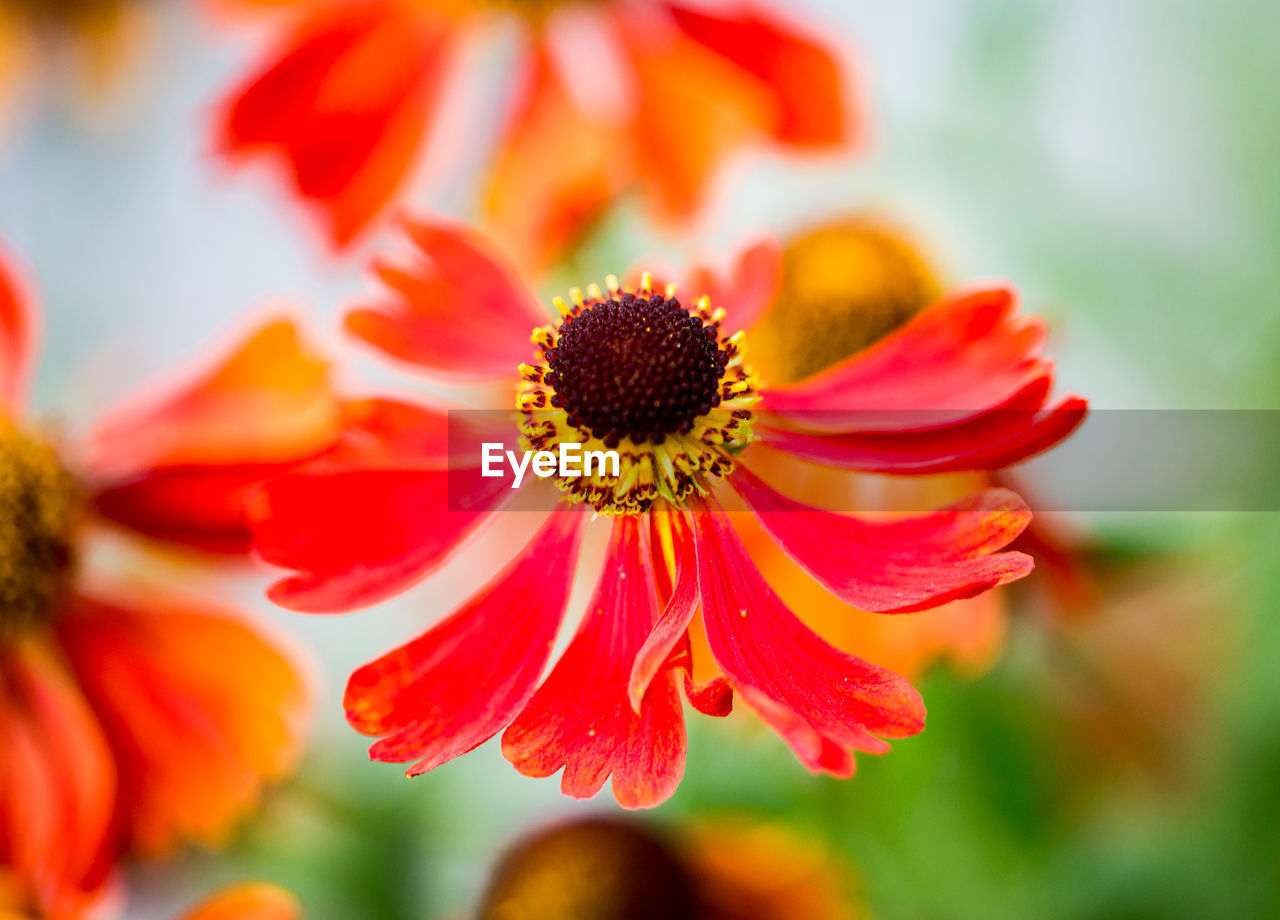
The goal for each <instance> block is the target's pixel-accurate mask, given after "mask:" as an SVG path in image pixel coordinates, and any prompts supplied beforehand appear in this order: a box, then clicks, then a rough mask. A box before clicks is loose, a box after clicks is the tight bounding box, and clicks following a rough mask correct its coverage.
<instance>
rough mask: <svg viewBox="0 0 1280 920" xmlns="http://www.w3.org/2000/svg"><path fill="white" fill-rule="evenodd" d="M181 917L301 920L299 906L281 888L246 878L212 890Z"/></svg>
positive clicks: (193, 919) (185, 919)
mask: <svg viewBox="0 0 1280 920" xmlns="http://www.w3.org/2000/svg"><path fill="white" fill-rule="evenodd" d="M180 920H302V906H301V905H300V904H299V903H298V899H297V898H295V897H294V896H293V895H292V894H290V893H289V892H287V891H285V890H284V889H283V888H280V887H278V886H276V885H269V884H266V883H264V882H247V883H244V884H240V885H235V886H232V887H229V888H225V889H222V890H221V891H217V892H215V893H214V894H212V895H210V896H209V897H208V898H207V899H206V900H204V901H202V902H200V903H199V904H198V905H196V906H195V907H193V908H192V909H191V910H190V911H188V912H187V913H185V914H183V915H182V917H181V918H180Z"/></svg>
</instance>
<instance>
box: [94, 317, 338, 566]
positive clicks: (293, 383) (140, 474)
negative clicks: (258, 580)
mask: <svg viewBox="0 0 1280 920" xmlns="http://www.w3.org/2000/svg"><path fill="white" fill-rule="evenodd" d="M341 414H342V407H341V405H340V403H339V402H338V400H337V399H336V398H335V397H334V396H333V394H332V393H331V391H330V388H329V367H328V365H327V363H326V362H325V361H324V360H323V359H322V358H320V357H319V356H317V355H316V354H315V353H314V352H312V351H311V350H310V349H309V348H308V347H307V346H306V345H305V344H304V343H302V342H301V341H300V340H299V337H298V331H297V329H296V328H295V327H294V326H293V324H292V323H291V322H289V321H287V320H277V321H275V322H272V323H268V324H267V325H265V326H263V327H262V328H260V329H259V330H258V331H257V332H255V333H254V334H252V335H251V336H250V337H249V338H248V339H247V340H246V341H245V342H244V343H243V344H242V345H241V346H240V347H239V348H238V349H237V350H236V351H235V352H234V353H232V355H231V356H230V357H229V358H227V359H226V360H225V361H223V362H222V363H221V364H220V365H218V366H217V367H215V368H214V369H212V370H211V371H209V372H207V373H206V374H205V375H203V376H202V377H199V378H197V379H196V380H195V381H194V382H192V383H190V384H187V385H185V386H177V387H167V388H163V389H162V390H160V391H153V392H151V393H148V394H144V395H143V396H142V397H141V398H138V399H135V400H132V401H130V402H128V403H126V404H125V405H123V406H121V407H120V408H119V409H117V410H116V411H114V412H112V413H110V414H108V415H107V417H106V418H104V419H103V421H102V423H101V424H100V425H99V426H98V428H97V430H96V431H94V433H93V435H92V438H91V442H90V445H89V457H88V461H87V463H86V466H87V467H88V469H89V471H90V479H91V481H92V483H93V485H94V486H95V487H96V491H95V493H94V495H93V501H94V505H95V507H96V509H97V511H98V512H99V513H100V514H102V515H103V516H104V517H106V518H108V519H110V520H112V521H114V522H116V523H118V524H121V525H122V526H125V527H129V528H132V529H134V530H136V531H138V532H140V533H144V534H147V535H149V536H151V537H153V538H156V539H159V540H163V541H167V542H173V543H179V544H182V545H185V546H193V547H196V548H198V549H202V550H205V551H209V552H223V553H230V554H240V553H244V552H246V551H247V549H248V546H249V531H248V525H247V522H246V516H245V508H246V505H247V502H248V500H249V497H250V495H251V494H252V493H253V491H254V490H255V489H256V488H257V486H258V485H259V484H260V483H262V482H263V481H265V480H266V479H268V478H271V477H272V476H275V475H278V474H279V473H280V472H282V471H283V468H285V467H287V466H291V465H293V464H294V463H297V462H299V461H302V460H306V459H310V458H311V457H314V456H315V455H317V454H319V453H320V452H321V451H323V450H325V449H326V448H327V447H329V446H330V445H331V444H332V442H333V441H334V439H335V438H336V437H337V435H338V432H339V430H340V428H341V425H342V420H341Z"/></svg>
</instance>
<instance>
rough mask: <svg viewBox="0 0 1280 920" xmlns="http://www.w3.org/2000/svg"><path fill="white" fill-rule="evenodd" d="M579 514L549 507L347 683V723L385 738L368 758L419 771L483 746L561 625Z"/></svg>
mask: <svg viewBox="0 0 1280 920" xmlns="http://www.w3.org/2000/svg"><path fill="white" fill-rule="evenodd" d="M584 521H585V516H584V515H582V514H577V513H573V512H567V511H566V512H556V513H553V514H552V515H551V516H550V518H549V519H548V521H547V523H546V524H544V525H543V527H542V529H541V530H539V531H538V534H537V536H535V537H534V538H533V540H531V541H530V542H529V545H528V546H526V547H525V548H524V550H523V551H522V552H521V553H520V555H519V556H517V557H516V558H515V559H513V560H512V561H511V562H510V563H509V564H508V565H507V566H506V568H504V569H503V570H502V571H501V572H500V573H499V574H498V575H497V576H496V577H494V578H493V580H492V581H490V582H489V583H488V584H487V585H485V587H484V588H483V589H481V590H480V591H479V592H478V593H477V594H475V595H474V596H473V597H472V598H471V599H470V600H468V601H467V602H466V603H465V604H464V605H463V606H462V607H460V608H459V609H458V610H457V611H455V612H454V613H453V614H451V615H450V616H449V617H448V619H446V620H444V621H443V622H441V623H439V624H438V625H436V626H434V627H432V628H431V629H430V630H428V631H427V632H426V633H424V634H423V635H421V636H419V637H418V638H417V639H414V640H413V641H412V642H410V643H408V644H407V645H403V646H401V647H400V648H398V649H396V650H395V651H393V652H390V653H388V654H386V655H384V656H383V657H381V658H379V659H378V660H377V661H374V662H372V663H371V664H367V665H365V666H364V667H362V668H360V669H359V670H357V671H356V672H355V673H354V674H352V675H351V679H350V681H349V682H348V683H347V693H346V700H345V703H346V709H347V720H348V721H349V722H350V723H351V725H352V726H353V727H354V728H355V729H356V730H357V731H359V732H362V733H364V734H366V735H386V736H387V737H385V738H383V739H382V740H381V741H379V742H378V743H376V744H375V745H373V747H372V748H371V749H370V751H369V753H370V756H371V757H373V759H374V760H387V761H407V760H416V761H417V763H415V764H414V766H413V768H412V769H411V770H410V771H409V773H410V775H417V774H419V773H425V772H426V771H428V770H433V769H435V768H436V767H438V766H440V765H441V764H443V763H445V762H447V761H449V760H452V759H453V758H455V757H458V756H460V755H462V754H465V753H466V752H467V751H469V750H471V749H472V748H474V747H476V746H477V745H479V744H482V743H484V742H485V741H487V740H488V739H489V738H491V737H492V736H493V735H494V734H495V733H497V732H498V731H499V730H500V729H501V728H502V727H503V726H505V725H506V724H507V723H508V722H509V721H510V720H511V718H512V717H513V716H514V715H515V714H516V713H517V712H519V711H520V709H521V708H522V707H523V706H524V704H525V703H526V702H527V701H528V699H529V697H530V696H532V694H533V691H534V686H535V684H536V682H537V680H538V675H539V674H541V673H542V669H543V667H544V666H545V665H546V662H547V658H548V657H549V656H550V654H551V646H552V644H553V643H554V641H555V636H556V632H557V630H558V629H559V627H560V619H561V617H562V616H563V615H564V608H565V605H566V604H567V603H568V600H569V590H570V587H571V585H572V584H573V572H574V568H575V567H576V564H577V558H578V543H579V536H580V534H581V531H582V525H583V522H584Z"/></svg>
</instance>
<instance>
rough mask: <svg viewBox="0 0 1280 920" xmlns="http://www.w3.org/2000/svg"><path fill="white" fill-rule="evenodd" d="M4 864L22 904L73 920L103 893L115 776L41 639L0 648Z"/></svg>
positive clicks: (86, 713)
mask: <svg viewBox="0 0 1280 920" xmlns="http://www.w3.org/2000/svg"><path fill="white" fill-rule="evenodd" d="M0 737H3V738H4V746H3V749H2V753H0V863H4V864H8V866H10V867H11V869H12V870H13V872H14V875H15V876H16V881H17V882H18V883H19V886H20V887H21V888H23V889H24V892H23V897H24V900H28V901H30V902H31V903H32V904H34V905H37V906H38V907H39V909H40V912H41V913H42V915H45V916H47V917H48V918H50V920H69V918H76V917H79V916H81V915H82V914H83V913H84V912H86V911H87V910H88V909H89V908H90V907H91V906H92V905H93V904H94V903H95V902H97V901H98V900H99V899H100V898H101V897H103V895H104V891H105V884H106V880H107V873H108V871H109V869H110V867H111V864H112V863H113V862H114V859H115V856H116V845H115V840H114V837H113V834H112V832H111V830H112V829H111V818H112V810H113V808H114V807H115V804H116V773H115V766H114V764H113V762H112V757H111V750H110V748H109V747H108V744H107V741H106V739H105V738H104V737H103V734H102V730H101V728H100V727H99V724H98V721H97V719H96V718H95V717H94V713H93V711H92V710H91V709H90V707H89V705H88V704H87V703H86V701H85V699H84V697H83V696H81V693H80V690H79V689H78V688H77V687H76V685H75V683H74V681H73V680H72V678H71V676H70V674H69V673H68V671H67V669H66V667H65V665H64V663H63V662H62V661H61V660H60V659H59V657H58V655H57V654H56V652H55V651H54V650H53V648H52V647H51V646H50V644H49V643H48V641H47V639H46V638H45V637H44V636H43V635H40V636H34V637H26V638H23V639H20V640H16V641H13V642H12V643H11V644H7V645H6V647H5V648H4V650H3V652H0Z"/></svg>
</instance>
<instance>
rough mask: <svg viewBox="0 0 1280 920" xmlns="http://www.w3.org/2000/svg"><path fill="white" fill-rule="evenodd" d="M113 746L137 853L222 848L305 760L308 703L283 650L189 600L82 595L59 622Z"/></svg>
mask: <svg viewBox="0 0 1280 920" xmlns="http://www.w3.org/2000/svg"><path fill="white" fill-rule="evenodd" d="M58 635H59V639H60V641H61V643H62V648H63V650H64V651H65V653H66V655H67V657H68V659H69V660H70V661H71V662H72V664H73V666H74V668H75V671H76V674H77V676H78V677H79V680H80V682H81V684H82V685H83V687H84V690H85V695H86V696H87V697H88V698H89V700H90V701H91V702H92V703H93V706H94V709H95V710H96V711H97V713H98V716H99V718H100V719H101V720H102V724H103V727H104V728H105V729H106V731H107V735H108V737H109V739H110V741H111V746H112V750H113V752H114V754H115V758H116V762H117V763H118V764H119V769H120V786H121V794H122V796H123V798H124V801H125V805H124V810H123V820H124V822H125V826H126V828H127V830H128V833H129V835H130V838H129V839H130V843H131V845H132V846H133V847H134V848H136V849H139V850H141V851H143V852H146V853H150V854H164V853H168V852H170V851H172V850H173V849H174V847H176V846H177V845H178V843H179V842H181V841H183V840H196V841H199V842H202V843H206V844H215V845H217V844H224V843H226V842H227V841H228V837H229V835H230V833H231V831H232V830H233V829H234V827H235V824H236V822H237V821H239V819H241V818H242V817H244V816H245V815H246V814H247V813H248V812H249V811H251V810H252V809H253V808H254V806H255V805H256V804H257V801H258V797H259V795H260V793H261V791H262V788H263V786H264V785H265V783H266V782H267V781H269V780H278V779H281V778H283V777H284V775H286V774H287V773H288V772H289V771H290V770H291V769H292V768H293V766H294V765H295V763H296V762H297V758H298V756H299V755H300V753H301V748H302V740H303V729H304V727H305V722H306V718H307V715H308V710H309V705H308V701H307V694H306V691H305V688H304V687H303V683H302V680H301V678H300V676H299V675H298V673H297V671H295V670H294V668H293V665H292V664H291V663H290V661H289V660H288V659H287V658H286V657H285V656H284V654H282V652H281V651H280V650H279V649H277V648H276V647H275V646H273V645H272V644H271V643H270V642H268V641H267V640H266V639H265V638H264V637H263V636H261V635H260V634H259V633H258V632H257V631H256V630H254V629H253V628H252V627H251V626H249V625H248V624H247V623H246V622H245V621H243V620H242V619H240V618H238V617H237V616H235V615H234V614H231V613H228V612H227V611H224V610H221V609H216V608H212V607H209V606H206V605H204V604H203V603H199V602H195V601H192V600H190V599H188V598H178V597H175V596H161V595H155V594H148V595H147V596H146V597H142V596H140V595H139V596H131V597H128V598H124V599H121V600H105V599H90V598H87V597H78V598H75V599H74V601H73V603H72V605H71V607H70V608H69V609H68V610H67V611H66V614H65V615H64V617H63V618H62V620H61V621H60V622H59V624H58Z"/></svg>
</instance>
